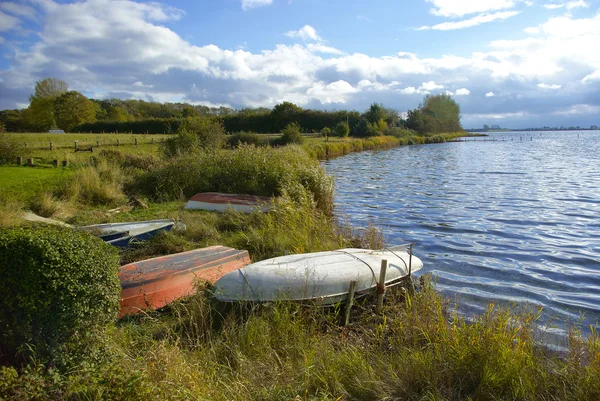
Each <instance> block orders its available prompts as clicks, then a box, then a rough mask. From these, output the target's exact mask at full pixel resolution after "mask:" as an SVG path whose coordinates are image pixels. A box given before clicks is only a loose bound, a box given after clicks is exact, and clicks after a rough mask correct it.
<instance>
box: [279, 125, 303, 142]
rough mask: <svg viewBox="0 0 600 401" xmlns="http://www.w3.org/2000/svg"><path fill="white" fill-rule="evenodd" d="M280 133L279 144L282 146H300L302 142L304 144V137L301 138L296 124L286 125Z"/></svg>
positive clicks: (298, 126) (300, 132)
mask: <svg viewBox="0 0 600 401" xmlns="http://www.w3.org/2000/svg"><path fill="white" fill-rule="evenodd" d="M282 132H283V135H282V136H281V138H280V142H281V144H283V145H287V144H291V143H298V144H301V143H302V142H304V137H303V136H302V131H301V129H300V125H298V124H297V123H290V124H288V125H286V126H285V128H284V129H283V131H282Z"/></svg>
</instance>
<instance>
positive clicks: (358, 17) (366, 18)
mask: <svg viewBox="0 0 600 401" xmlns="http://www.w3.org/2000/svg"><path fill="white" fill-rule="evenodd" d="M356 19H357V20H359V21H365V22H373V21H371V18H369V17H367V16H364V15H357V16H356Z"/></svg>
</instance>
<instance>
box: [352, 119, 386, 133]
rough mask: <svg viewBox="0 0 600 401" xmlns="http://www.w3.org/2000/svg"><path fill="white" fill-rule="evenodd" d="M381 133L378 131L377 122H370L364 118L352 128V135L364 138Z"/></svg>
mask: <svg viewBox="0 0 600 401" xmlns="http://www.w3.org/2000/svg"><path fill="white" fill-rule="evenodd" d="M380 134H381V133H380V132H379V129H378V126H377V124H371V123H370V122H369V121H368V120H367V119H366V118H364V117H363V118H361V119H360V120H359V121H358V124H356V125H355V126H354V127H353V128H352V136H356V137H359V138H365V137H369V136H378V135H380Z"/></svg>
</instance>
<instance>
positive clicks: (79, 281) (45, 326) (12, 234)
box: [0, 226, 121, 366]
mask: <svg viewBox="0 0 600 401" xmlns="http://www.w3.org/2000/svg"><path fill="white" fill-rule="evenodd" d="M118 270H119V256H118V252H117V251H116V249H115V248H113V247H111V246H109V245H106V244H105V243H104V242H103V241H102V240H100V239H98V238H95V237H92V236H91V235H89V234H87V233H83V232H78V231H73V230H71V229H68V228H63V227H55V226H30V227H18V228H5V229H1V230H0V293H1V294H2V297H0V333H2V336H1V337H0V354H2V355H3V356H4V357H7V358H9V359H10V360H13V361H16V359H17V356H18V354H19V352H22V351H23V350H26V349H27V346H30V347H32V348H31V349H32V350H33V352H34V353H35V355H36V356H37V357H38V358H43V359H45V360H47V361H51V362H53V363H55V364H57V365H59V366H61V365H68V364H70V363H71V362H76V361H79V360H82V359H86V358H87V357H90V356H91V355H93V354H94V353H93V351H94V350H95V349H96V347H97V345H98V342H97V341H98V340H99V339H100V338H101V336H102V334H103V331H104V329H105V328H106V326H107V325H108V323H110V322H112V321H113V320H114V319H115V318H116V316H117V311H118V307H119V299H120V290H121V286H120V283H119V279H118V277H117V272H118ZM25 355H27V354H25Z"/></svg>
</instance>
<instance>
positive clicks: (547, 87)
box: [537, 83, 562, 89]
mask: <svg viewBox="0 0 600 401" xmlns="http://www.w3.org/2000/svg"><path fill="white" fill-rule="evenodd" d="M537 86H538V88H542V89H560V88H562V85H558V84H545V83H541V84H538V85H537Z"/></svg>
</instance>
